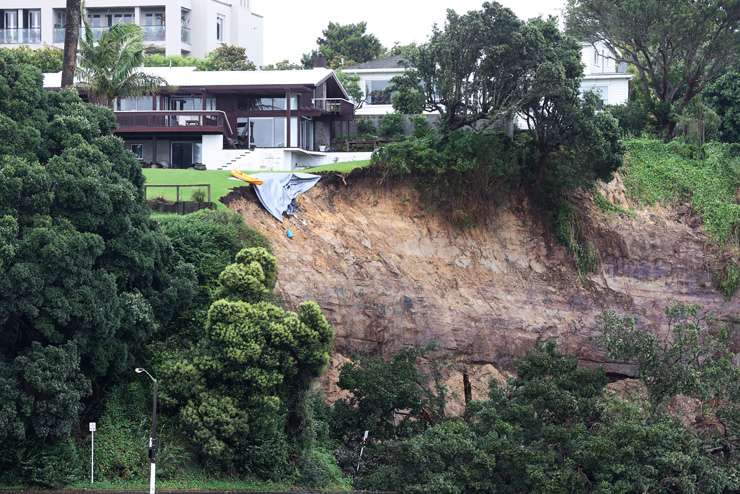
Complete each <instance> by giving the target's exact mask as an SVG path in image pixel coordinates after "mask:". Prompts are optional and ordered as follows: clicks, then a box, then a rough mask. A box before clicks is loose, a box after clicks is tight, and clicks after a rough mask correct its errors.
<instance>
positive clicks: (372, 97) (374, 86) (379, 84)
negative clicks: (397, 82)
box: [365, 79, 391, 105]
mask: <svg viewBox="0 0 740 494" xmlns="http://www.w3.org/2000/svg"><path fill="white" fill-rule="evenodd" d="M390 85H391V81H390V80H389V79H384V80H377V81H367V86H366V88H365V94H366V95H367V102H368V104H370V105H390V104H391V91H390Z"/></svg>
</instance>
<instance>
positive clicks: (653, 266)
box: [229, 176, 740, 394]
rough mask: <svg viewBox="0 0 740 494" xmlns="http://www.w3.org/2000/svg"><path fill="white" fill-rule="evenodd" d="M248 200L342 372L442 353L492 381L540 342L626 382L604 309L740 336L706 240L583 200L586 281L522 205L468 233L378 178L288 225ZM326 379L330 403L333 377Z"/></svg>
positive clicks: (322, 193)
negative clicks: (689, 316)
mask: <svg viewBox="0 0 740 494" xmlns="http://www.w3.org/2000/svg"><path fill="white" fill-rule="evenodd" d="M618 185H619V184H618V182H617V183H616V185H615V186H613V187H617V189H618ZM613 187H612V188H613ZM605 192H606V195H607V196H608V197H610V198H611V199H613V200H619V198H620V196H623V195H622V194H620V192H619V190H610V189H608V188H607V189H606V190H605ZM251 195H253V194H252V193H251V192H245V193H244V194H243V196H244V197H241V198H240V197H232V198H231V200H230V204H229V205H230V207H231V208H232V209H234V210H235V211H237V212H239V213H240V214H241V215H242V216H243V217H244V219H245V221H246V222H247V224H249V225H250V226H251V227H253V228H255V229H256V230H258V231H260V232H261V233H263V234H264V235H265V236H267V237H268V238H269V239H270V241H271V242H272V245H273V247H274V250H275V254H276V255H277V258H278V263H279V267H280V274H279V280H278V286H277V290H278V293H279V295H280V297H281V298H282V299H283V301H284V302H285V303H286V304H287V305H288V306H292V307H294V306H296V305H297V304H299V303H300V302H301V301H303V300H306V299H312V300H316V301H317V302H318V303H319V304H320V305H321V307H322V308H323V309H324V311H325V313H326V315H327V317H328V318H329V319H330V320H331V322H332V323H333V324H334V327H335V329H336V332H337V340H336V349H335V351H336V353H337V356H336V359H337V362H339V361H341V360H342V359H343V358H345V357H344V356H346V355H351V354H352V353H354V352H380V353H382V354H386V355H390V354H392V353H394V352H395V351H397V350H398V349H399V348H401V347H403V346H406V345H413V346H419V345H424V344H426V343H428V342H430V341H436V342H437V343H438V350H437V353H436V355H437V357H439V358H442V357H444V358H447V359H450V360H452V361H454V362H457V363H459V364H460V365H464V366H469V367H470V368H476V367H479V366H493V368H494V369H493V370H491V369H488V370H489V372H488V373H489V374H494V371H495V373H496V374H497V373H498V372H499V371H503V372H508V371H511V370H512V368H513V364H514V361H515V359H517V358H518V357H521V356H523V355H524V354H525V353H526V352H527V350H528V349H529V348H531V347H532V345H534V344H535V343H536V342H537V341H538V340H544V339H555V340H557V342H558V345H559V348H560V349H561V350H562V351H565V352H567V353H569V354H572V355H575V356H577V357H578V358H579V359H580V360H581V361H582V363H583V364H584V365H603V364H606V368H607V371H609V372H611V373H613V374H614V375H622V376H624V375H631V374H632V373H633V372H634V369H632V368H631V367H630V366H627V365H623V364H619V363H613V362H611V363H610V362H605V359H604V357H603V354H602V353H601V352H600V351H599V349H598V348H596V346H595V345H594V343H593V341H592V339H591V338H592V336H593V335H594V329H595V328H596V326H597V321H598V316H599V315H600V314H601V313H602V312H603V311H604V310H606V309H614V310H617V311H619V312H622V313H629V314H634V315H636V316H638V317H639V318H640V319H641V320H642V321H643V322H644V323H645V324H646V325H647V326H648V327H650V328H652V329H654V330H660V328H661V327H662V323H663V322H664V314H663V310H664V309H665V307H666V306H667V305H668V304H669V303H670V302H671V301H673V300H678V301H682V302H688V303H696V304H700V305H702V306H703V307H704V308H705V309H707V310H711V311H712V312H714V313H715V314H717V315H718V316H719V317H721V318H724V319H726V320H728V321H735V322H734V323H736V322H737V317H738V315H739V314H740V300H739V298H738V296H737V295H736V296H735V297H734V298H733V299H732V300H725V299H724V298H723V297H722V295H721V294H720V293H719V292H718V291H716V290H715V289H714V288H713V286H712V274H711V267H712V265H713V263H714V262H716V258H717V255H716V253H715V252H714V251H713V249H712V248H711V247H710V246H709V244H708V242H707V240H706V238H705V236H704V235H703V234H702V233H701V232H700V230H698V229H697V228H696V227H694V228H692V227H690V226H689V222H686V221H681V220H680V218H679V219H677V218H674V217H671V215H670V214H669V213H668V212H664V211H661V210H658V209H654V210H646V211H638V212H637V213H636V215H635V216H634V217H632V218H631V217H627V215H622V216H620V215H607V214H606V213H602V212H600V211H598V210H597V209H596V208H595V207H594V206H593V205H592V204H591V202H590V200H587V199H583V201H581V202H582V207H583V212H584V214H585V215H586V217H588V218H591V221H590V223H591V224H590V225H589V229H590V231H591V232H592V237H593V239H594V241H595V243H596V244H597V246H598V248H599V252H600V256H601V259H600V261H601V263H600V268H599V271H598V272H597V273H594V274H591V275H589V276H587V277H581V276H579V274H578V273H577V271H576V269H575V267H574V264H573V261H572V259H571V258H570V256H569V254H568V252H567V251H566V250H565V249H564V248H563V247H561V246H560V245H559V244H558V243H557V242H556V241H555V240H554V239H552V238H551V235H550V234H548V233H547V231H546V229H545V228H544V227H543V225H542V224H541V222H540V221H539V220H538V219H537V215H536V214H534V213H533V212H532V210H531V209H530V208H529V207H528V206H527V204H526V203H524V202H522V201H521V200H520V201H515V200H513V201H510V202H509V204H508V205H503V206H501V205H499V206H497V207H495V208H494V207H492V208H490V211H486V212H485V217H486V218H487V219H486V220H485V221H483V222H481V223H480V224H478V225H477V226H475V227H470V228H465V229H460V228H457V227H455V226H452V225H450V224H449V222H447V221H446V220H445V219H444V218H441V217H440V216H439V215H436V214H434V213H432V212H430V211H428V210H425V209H424V207H423V205H422V204H421V202H420V200H419V198H418V196H417V194H416V192H415V191H414V189H413V188H412V187H409V186H407V185H404V184H397V185H393V186H387V185H383V186H380V185H378V184H377V181H376V179H373V178H362V177H360V178H356V179H354V180H353V179H352V177H351V176H350V178H348V179H347V183H343V181H337V180H331V179H325V180H323V181H322V182H321V183H320V184H319V185H318V186H316V187H315V188H314V189H312V190H311V191H309V192H308V193H307V194H305V195H304V196H302V197H301V198H300V202H299V205H300V210H299V212H298V214H297V216H295V217H293V218H290V219H286V221H285V223H283V224H280V223H278V222H277V221H275V220H274V219H273V218H272V217H270V216H269V215H268V214H267V213H266V212H265V211H264V210H262V209H261V207H260V206H259V204H258V203H256V202H255V200H254V199H253V198H252V197H250V196H251ZM288 228H290V229H291V230H293V232H294V233H295V237H294V238H292V239H288V238H287V236H286V230H287V229H288ZM476 372H477V371H476ZM328 376H329V377H328V378H327V382H326V383H325V387H326V389H327V390H328V391H329V392H330V394H333V393H334V392H336V388H335V387H332V383H331V382H330V381H331V380H332V378H335V377H336V369H335V370H334V372H330V373H329V374H328ZM332 376H333V377H332Z"/></svg>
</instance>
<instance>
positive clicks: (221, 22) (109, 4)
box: [0, 0, 263, 66]
mask: <svg viewBox="0 0 740 494" xmlns="http://www.w3.org/2000/svg"><path fill="white" fill-rule="evenodd" d="M65 5H66V0H0V47H12V46H18V45H28V46H31V47H40V46H44V45H49V46H57V47H62V46H63V43H64V26H65V24H66V21H67V19H66V9H65ZM85 7H86V11H87V18H88V20H89V22H90V26H91V27H92V30H93V33H94V34H95V35H96V36H100V35H102V34H103V33H104V32H105V31H107V30H108V29H110V28H111V26H114V25H115V24H138V25H139V26H141V27H142V29H143V30H144V39H145V41H146V43H147V44H148V49H149V51H154V52H160V53H164V54H166V55H192V56H195V57H203V56H205V55H207V54H208V53H209V52H210V51H211V50H213V49H214V48H217V47H218V46H219V45H221V44H231V45H238V46H243V47H244V48H246V50H247V56H248V57H249V59H250V60H251V61H252V62H254V63H255V64H256V65H257V66H259V65H262V63H263V60H262V45H263V40H262V38H263V28H262V17H261V16H260V15H258V14H256V13H254V12H253V11H252V8H251V1H250V0H86V1H85Z"/></svg>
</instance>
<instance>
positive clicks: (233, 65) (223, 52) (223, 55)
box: [198, 45, 257, 70]
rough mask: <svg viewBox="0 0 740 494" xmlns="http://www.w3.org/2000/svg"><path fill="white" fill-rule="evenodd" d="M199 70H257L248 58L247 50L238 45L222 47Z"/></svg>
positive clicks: (199, 65) (200, 65)
mask: <svg viewBox="0 0 740 494" xmlns="http://www.w3.org/2000/svg"><path fill="white" fill-rule="evenodd" d="M198 70H257V67H256V66H255V65H254V64H253V63H252V62H251V61H250V60H249V58H247V49H246V48H244V47H243V46H237V45H221V46H219V47H218V48H216V49H215V50H213V51H212V52H211V53H209V54H208V56H207V57H206V58H205V60H203V62H202V63H199V64H198Z"/></svg>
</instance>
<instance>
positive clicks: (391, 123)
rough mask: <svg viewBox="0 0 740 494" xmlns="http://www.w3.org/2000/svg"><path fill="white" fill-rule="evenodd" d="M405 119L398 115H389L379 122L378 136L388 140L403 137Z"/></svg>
mask: <svg viewBox="0 0 740 494" xmlns="http://www.w3.org/2000/svg"><path fill="white" fill-rule="evenodd" d="M405 120H406V119H405V117H404V116H403V115H401V114H400V113H389V114H387V115H385V116H384V117H383V118H382V119H381V120H380V125H378V134H380V135H381V136H382V137H385V138H388V139H394V138H397V137H401V136H403V135H404V132H405V131H404V122H405Z"/></svg>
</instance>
